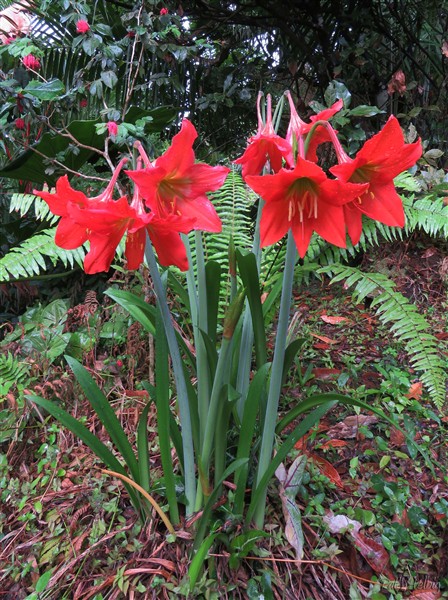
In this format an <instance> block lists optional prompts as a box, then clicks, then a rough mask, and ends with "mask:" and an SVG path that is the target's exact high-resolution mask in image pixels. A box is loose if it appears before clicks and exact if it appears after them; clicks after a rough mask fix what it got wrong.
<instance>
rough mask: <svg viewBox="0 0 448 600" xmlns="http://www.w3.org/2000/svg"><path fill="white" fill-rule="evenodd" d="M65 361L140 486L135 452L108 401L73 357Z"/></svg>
mask: <svg viewBox="0 0 448 600" xmlns="http://www.w3.org/2000/svg"><path fill="white" fill-rule="evenodd" d="M65 359H66V361H67V362H68V364H69V366H70V368H71V369H72V371H73V373H74V374H75V377H76V379H77V381H78V383H79V384H80V386H81V387H82V389H83V390H84V393H85V395H86V398H87V400H88V401H89V402H90V404H91V406H92V408H93V410H94V411H95V412H96V414H97V415H98V418H99V419H100V421H101V422H102V423H103V425H104V427H105V428H106V431H107V433H108V434H109V436H110V439H111V440H112V443H113V444H114V445H115V447H116V448H117V450H118V451H119V452H120V454H121V456H122V457H123V459H124V461H125V462H126V464H127V466H128V468H129V471H130V472H131V475H132V477H133V478H134V480H135V481H136V482H137V483H139V484H140V472H139V468H138V462H137V459H136V458H135V454H134V451H133V449H132V446H131V444H130V443H129V440H128V438H127V436H126V434H125V432H124V431H123V428H122V426H121V424H120V421H119V420H118V418H117V415H116V414H115V412H114V411H113V409H112V407H111V406H110V404H109V401H108V399H107V398H106V396H105V395H104V394H103V392H102V391H101V390H100V388H99V387H98V386H97V385H96V383H95V381H94V380H93V378H92V377H91V375H90V374H89V373H88V371H87V370H86V369H85V368H84V367H83V366H82V365H81V364H80V363H79V362H78V361H77V360H75V359H74V358H73V357H71V356H66V357H65Z"/></svg>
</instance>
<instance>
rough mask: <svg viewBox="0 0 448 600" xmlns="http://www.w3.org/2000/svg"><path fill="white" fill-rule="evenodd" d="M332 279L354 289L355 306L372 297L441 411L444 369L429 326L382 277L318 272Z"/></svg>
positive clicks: (346, 270)
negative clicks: (367, 297) (343, 282)
mask: <svg viewBox="0 0 448 600" xmlns="http://www.w3.org/2000/svg"><path fill="white" fill-rule="evenodd" d="M319 272H320V273H326V274H329V275H331V276H332V281H331V283H334V282H336V281H344V280H345V285H346V286H347V287H350V286H353V285H354V286H355V288H354V290H353V292H352V295H353V298H354V301H355V302H356V303H359V302H362V301H363V300H364V298H365V297H366V296H372V295H374V299H373V302H372V307H373V308H375V309H376V313H377V315H378V317H379V319H380V321H382V322H383V323H392V325H391V327H390V331H391V333H392V334H393V335H394V336H395V337H396V339H397V340H398V341H399V342H401V343H403V344H404V347H405V349H406V351H407V353H408V355H409V358H410V363H411V365H412V366H413V367H414V368H415V369H417V370H418V371H422V373H421V375H420V378H421V381H422V383H423V384H424V385H425V387H426V389H427V390H428V392H429V393H430V395H431V397H432V399H433V401H434V404H435V405H436V406H437V407H438V408H439V409H440V408H442V405H443V403H444V402H445V399H446V388H445V385H446V365H445V364H444V361H443V359H442V357H441V355H440V352H439V350H438V347H439V342H438V340H437V338H436V337H435V336H433V335H432V334H431V333H430V326H429V323H428V322H427V321H426V319H425V317H424V316H423V315H421V314H420V313H419V312H418V310H417V307H416V306H415V305H414V304H412V303H411V302H409V300H408V299H407V298H406V297H405V296H403V295H402V294H401V293H400V292H398V291H397V290H396V289H395V283H394V282H393V281H392V280H390V279H389V278H388V277H386V276H385V275H382V274H381V273H363V272H362V271H360V270H359V269H356V268H355V267H347V266H344V265H336V264H334V265H330V266H328V267H323V268H321V269H319Z"/></svg>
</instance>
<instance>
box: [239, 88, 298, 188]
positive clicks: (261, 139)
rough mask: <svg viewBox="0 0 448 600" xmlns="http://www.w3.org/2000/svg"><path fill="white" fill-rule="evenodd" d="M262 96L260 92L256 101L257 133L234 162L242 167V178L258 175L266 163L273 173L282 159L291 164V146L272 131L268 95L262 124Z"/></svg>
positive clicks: (269, 97)
mask: <svg viewBox="0 0 448 600" xmlns="http://www.w3.org/2000/svg"><path fill="white" fill-rule="evenodd" d="M262 95H263V94H262V92H260V93H259V94H258V99H257V115H258V132H257V134H256V135H254V136H253V137H251V138H249V140H248V141H249V145H248V147H247V148H246V150H245V152H244V154H243V155H242V156H240V158H237V159H236V160H235V161H234V162H235V163H236V164H237V165H243V177H244V178H246V177H247V176H248V175H259V174H260V173H261V171H262V169H263V167H264V166H265V164H266V163H267V162H268V161H269V164H270V167H271V169H272V170H273V171H274V173H277V172H278V171H279V170H280V169H281V168H282V165H283V159H284V160H285V161H286V162H287V163H288V164H292V163H293V156H292V147H291V145H290V144H289V143H288V142H287V141H286V140H285V139H283V138H282V137H280V136H279V135H277V134H276V133H275V131H274V127H273V125H272V109H271V96H270V94H268V96H267V108H266V123H265V124H263V120H262V118H261V109H260V102H261V97H262Z"/></svg>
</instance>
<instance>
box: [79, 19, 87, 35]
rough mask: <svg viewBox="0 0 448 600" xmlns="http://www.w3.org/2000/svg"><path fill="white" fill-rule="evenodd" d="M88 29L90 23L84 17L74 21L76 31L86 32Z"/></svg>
mask: <svg viewBox="0 0 448 600" xmlns="http://www.w3.org/2000/svg"><path fill="white" fill-rule="evenodd" d="M88 31H90V25H89V24H88V22H87V21H85V20H84V19H80V20H79V21H78V22H77V23H76V32H77V33H81V34H84V33H87V32H88Z"/></svg>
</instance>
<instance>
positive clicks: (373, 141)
mask: <svg viewBox="0 0 448 600" xmlns="http://www.w3.org/2000/svg"><path fill="white" fill-rule="evenodd" d="M333 143H334V146H335V150H336V153H337V155H338V160H339V163H340V164H339V165H336V166H334V167H332V168H331V169H330V171H331V172H332V173H333V174H334V175H336V176H337V177H338V178H339V179H341V180H342V181H347V182H352V183H368V184H369V186H368V189H367V190H366V191H365V192H364V193H362V194H360V195H359V197H358V198H356V200H354V201H353V202H351V203H350V204H347V205H346V206H345V207H344V212H345V219H346V223H347V229H348V233H349V236H350V238H351V240H352V242H353V244H357V243H358V242H359V238H360V236H361V230H362V214H363V213H364V214H365V215H367V216H368V217H370V218H371V219H375V220H376V221H379V222H380V223H384V224H385V225H389V226H391V227H403V226H404V222H405V216H404V211H403V204H402V201H401V198H400V196H399V195H398V194H397V192H396V190H395V186H394V182H393V180H394V178H395V177H396V176H397V175H399V174H400V173H401V172H402V171H405V170H406V169H409V168H410V167H412V166H413V165H414V164H415V163H416V162H417V160H418V159H419V158H420V156H421V155H422V145H421V141H420V140H418V141H417V142H415V143H413V144H406V143H405V141H404V136H403V132H402V130H401V127H400V124H399V122H398V120H397V119H396V118H395V117H394V116H391V117H389V119H388V121H387V123H386V125H385V126H384V127H383V129H382V130H381V131H380V132H379V133H377V134H376V135H374V136H373V137H372V138H370V140H368V141H367V142H366V143H365V144H364V146H363V147H362V148H361V150H360V151H359V152H358V153H357V155H356V156H355V158H354V159H351V158H350V157H349V156H348V155H347V154H346V153H345V151H344V150H343V148H342V146H341V145H340V143H339V141H338V140H337V138H336V137H335V139H334V140H333Z"/></svg>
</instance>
